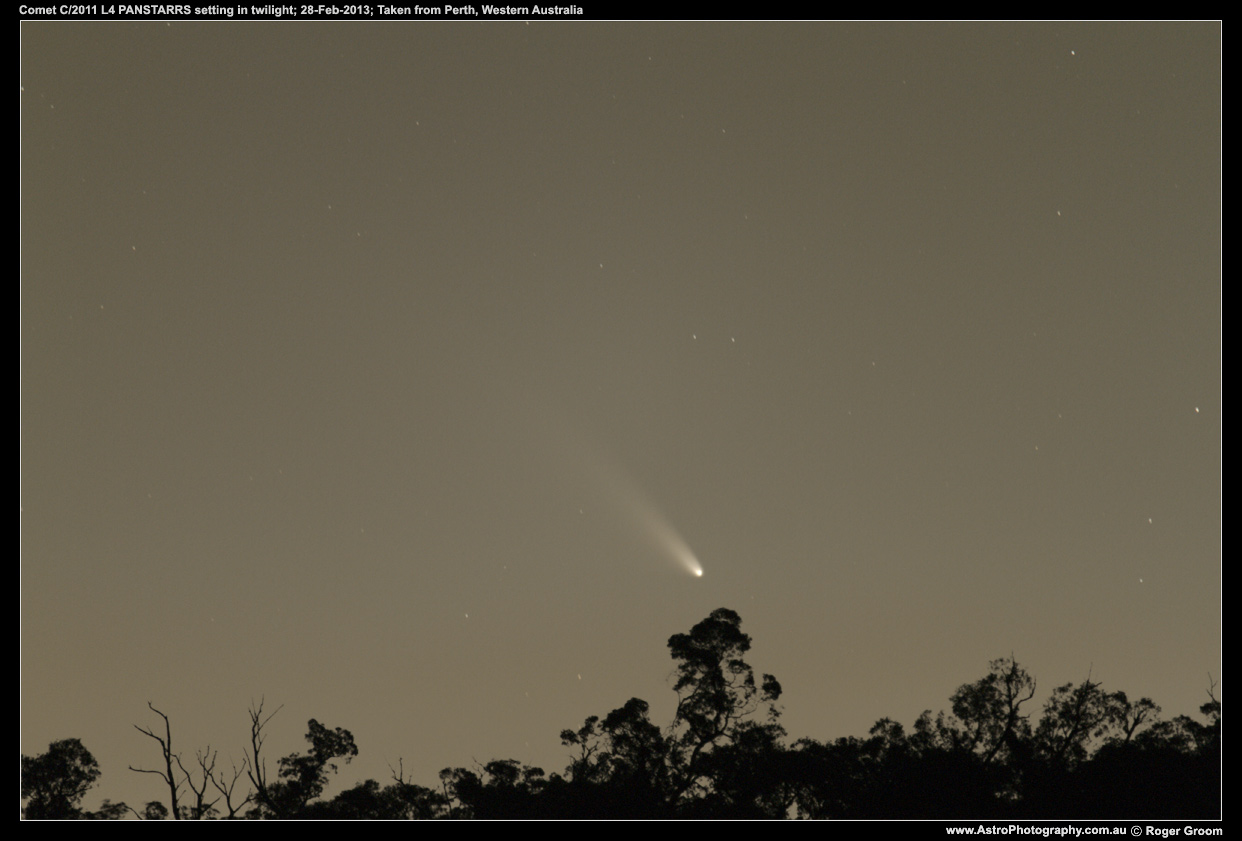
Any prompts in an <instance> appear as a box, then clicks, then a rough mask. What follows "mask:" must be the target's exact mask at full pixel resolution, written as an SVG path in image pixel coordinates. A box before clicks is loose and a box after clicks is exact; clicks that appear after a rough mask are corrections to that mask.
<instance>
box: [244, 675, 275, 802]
mask: <svg viewBox="0 0 1242 841" xmlns="http://www.w3.org/2000/svg"><path fill="white" fill-rule="evenodd" d="M282 709H284V705H283V704H282V705H281V706H279V707H277V708H276V709H275V710H274V711H273V712H272V714H271V715H269V716H267V717H266V718H265V717H264V716H263V699H262V698H260V699H259V703H258V704H257V705H255V704H252V705H251V707H250V756H249V757H248V759H249V764H250V767H249V768H247V769H246V776H248V777H249V778H250V783H251V785H253V786H254V790H255V793H254V799H255V800H256V801H257V802H258V803H260V804H262V805H264V806H266V807H267V808H268V809H270V810H271V811H272V812H274V813H276V814H277V815H279V810H278V809H277V807H276V804H275V803H274V802H273V801H272V798H271V796H270V794H269V793H268V788H267V766H266V765H265V763H264V761H263V758H262V755H261V754H262V750H263V742H264V741H266V739H267V737H266V736H264V735H263V728H264V727H266V726H267V723H268V722H269V721H271V720H272V719H273V718H275V717H276V713H278V712H280V711H281V710H282Z"/></svg>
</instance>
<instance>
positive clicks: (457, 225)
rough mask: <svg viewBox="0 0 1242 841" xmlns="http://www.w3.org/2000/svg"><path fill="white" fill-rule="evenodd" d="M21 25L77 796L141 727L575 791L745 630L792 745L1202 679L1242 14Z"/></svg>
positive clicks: (357, 774)
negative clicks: (679, 647)
mask: <svg viewBox="0 0 1242 841" xmlns="http://www.w3.org/2000/svg"><path fill="white" fill-rule="evenodd" d="M20 37H21V85H22V88H21V94H20V95H21V105H20V139H21V144H22V150H21V158H20V179H21V180H20V189H21V197H20V203H21V215H22V218H21V235H20V249H21V257H20V260H21V282H20V300H19V306H20V315H19V319H20V354H21V356H20V362H19V371H20V399H21V410H20V422H21V432H20V480H19V483H20V515H19V523H20V530H21V537H20V550H21V566H20V569H21V581H20V610H21V623H20V632H21V643H20V656H21V667H20V676H21V690H20V694H21V716H22V720H21V728H20V729H21V732H20V739H21V750H22V752H24V753H27V754H35V753H40V752H42V751H44V750H46V748H47V744H48V743H49V742H50V741H52V740H54V739H61V738H68V737H78V738H81V739H82V740H83V742H84V744H85V745H86V746H87V747H88V748H89V749H90V750H91V751H92V752H94V754H95V756H96V758H97V759H99V761H100V763H101V765H102V768H103V772H104V776H103V780H102V784H101V786H100V788H98V789H96V790H95V791H94V792H93V793H92V794H91V795H89V796H88V798H87V804H88V805H90V806H91V807H94V806H95V805H96V804H97V803H98V801H99V799H100V798H101V797H112V798H113V799H125V800H128V801H129V802H130V803H131V804H135V805H136V804H139V803H141V802H145V801H146V800H149V799H155V798H158V797H160V796H161V789H160V787H159V784H158V780H156V779H155V778H153V777H146V776H140V775H137V774H133V773H131V772H129V771H127V770H125V766H126V765H128V764H134V765H145V766H146V767H155V760H156V758H157V751H158V747H157V746H156V745H155V744H154V742H152V741H151V740H149V739H148V738H146V737H144V736H142V735H141V734H139V733H137V732H136V731H135V730H134V729H133V728H132V726H131V725H132V724H134V723H138V724H142V725H144V726H147V725H151V724H153V723H154V722H153V717H152V715H151V714H150V713H149V711H147V709H146V702H147V701H148V700H150V701H152V702H154V703H155V705H156V706H157V707H159V708H161V709H162V710H164V711H165V712H167V713H169V715H170V716H171V717H172V720H173V725H174V732H173V738H174V746H175V747H176V748H177V749H178V750H184V751H186V752H187V754H188V755H189V756H192V755H193V751H194V748H195V747H202V746H205V745H207V744H208V743H210V744H211V746H212V747H213V748H218V749H219V750H220V751H221V760H222V761H224V760H225V758H226V757H227V756H228V755H231V756H232V757H233V758H234V759H235V760H236V761H238V762H240V761H241V758H242V750H243V747H244V745H245V741H246V737H247V735H248V719H247V715H246V710H247V708H248V706H249V705H250V703H251V701H252V699H258V698H260V697H264V696H265V697H266V699H267V703H268V707H269V709H270V708H274V707H276V706H278V705H280V704H284V705H285V706H284V709H283V710H282V711H281V712H280V714H279V715H278V716H277V717H276V718H275V719H274V720H273V722H272V724H271V725H270V732H271V741H270V743H269V747H270V750H271V755H270V756H271V759H272V760H273V761H274V760H275V759H276V758H277V757H278V756H279V755H282V754H284V753H288V752H290V751H293V750H297V749H300V748H301V747H302V745H303V743H302V741H301V740H302V735H303V733H304V732H305V730H306V721H307V719H309V718H312V717H314V718H317V719H319V720H320V721H321V722H323V723H324V724H327V725H329V726H331V727H337V726H340V727H345V728H348V729H350V730H351V731H352V732H353V733H354V735H355V737H356V739H357V742H358V745H359V748H360V750H361V755H360V757H359V758H358V759H357V760H356V761H355V762H354V764H353V765H351V766H349V767H348V768H347V769H345V771H344V773H343V774H342V775H341V778H342V781H341V783H339V784H338V786H337V787H334V788H333V789H331V791H337V790H339V786H340V785H345V784H349V783H352V781H354V780H356V779H362V778H365V777H376V778H378V779H380V780H381V781H385V780H386V779H387V777H388V768H387V764H386V763H391V764H392V765H393V766H395V765H396V763H397V760H398V758H399V757H401V758H404V763H405V768H406V770H407V771H411V770H412V771H413V776H414V778H415V781H416V782H420V783H422V784H424V785H431V784H433V783H434V782H435V780H436V773H437V772H438V770H439V769H440V768H443V767H445V766H449V765H455V766H456V765H470V764H471V763H472V761H473V760H476V759H477V760H478V761H480V762H485V761H488V760H490V759H494V758H507V757H512V758H516V759H519V760H521V761H523V762H527V763H530V764H535V765H540V766H542V767H544V768H545V769H547V770H548V771H561V770H563V769H564V766H565V765H566V764H568V751H567V749H565V748H563V747H562V746H561V745H560V743H559V739H558V737H557V734H558V732H559V731H560V730H561V729H564V728H577V727H578V726H580V725H581V724H582V721H583V719H584V718H586V717H587V716H589V715H604V714H606V713H607V712H608V711H610V710H612V709H614V708H616V707H619V706H621V705H622V704H623V703H624V702H625V701H626V700H627V699H629V698H630V697H632V696H637V697H641V698H644V699H646V700H647V701H649V702H650V703H651V705H652V718H653V720H654V721H656V722H657V723H659V724H661V725H663V724H667V723H668V721H669V719H670V717H671V715H672V711H673V706H674V695H673V693H672V690H671V683H670V682H669V680H668V676H669V674H670V671H671V669H672V665H673V664H672V661H671V660H670V659H669V657H668V651H667V648H666V646H665V643H666V641H667V639H668V637H669V636H670V635H671V634H674V633H679V632H685V631H688V630H689V629H690V627H691V626H692V625H693V624H695V623H696V622H697V621H699V620H700V619H703V618H704V617H705V616H707V614H708V613H709V612H710V611H711V610H712V609H714V608H717V607H730V608H733V609H735V610H737V611H738V612H739V613H740V614H741V616H742V620H743V629H744V630H745V631H747V632H749V633H750V634H751V635H752V636H753V637H754V640H755V646H754V648H753V649H752V651H751V655H750V657H749V660H750V662H751V664H752V665H753V666H754V667H755V668H756V670H758V671H762V672H770V673H772V674H775V675H776V676H777V678H778V679H779V680H780V681H781V683H782V685H783V686H784V689H785V695H784V697H783V699H782V701H783V705H784V708H785V717H784V719H783V720H784V723H785V725H786V727H787V729H788V730H789V732H790V735H791V737H793V738H798V737H804V736H809V737H813V738H817V739H833V738H837V737H840V736H848V735H863V734H865V732H866V730H867V729H868V728H869V727H870V725H871V724H872V723H874V721H875V720H876V719H878V718H880V717H882V716H889V717H892V718H894V719H897V720H899V721H902V722H903V723H905V724H906V725H907V726H909V725H910V724H912V723H913V721H914V719H915V717H917V715H918V714H919V713H920V712H921V711H922V710H924V709H926V708H934V709H940V708H943V707H946V706H948V700H947V699H948V697H949V695H950V694H951V693H952V692H953V691H954V689H956V687H958V686H959V685H961V684H963V683H966V682H970V681H974V680H976V679H978V678H980V677H982V676H983V675H984V674H985V673H986V671H987V664H988V661H989V660H991V659H994V658H997V657H1002V656H1006V655H1008V654H1010V653H1011V652H1012V653H1013V654H1014V655H1015V656H1016V657H1017V659H1018V661H1019V662H1020V663H1022V664H1024V665H1025V666H1026V667H1027V668H1028V669H1029V670H1030V671H1031V672H1032V673H1033V674H1034V675H1035V676H1036V677H1037V678H1038V680H1039V687H1040V693H1039V696H1038V701H1039V702H1040V703H1042V701H1043V699H1044V698H1045V697H1046V696H1047V692H1048V691H1049V690H1050V689H1051V688H1052V687H1054V686H1056V685H1059V684H1061V683H1066V682H1069V681H1076V682H1077V681H1081V680H1082V679H1083V678H1085V677H1087V675H1088V674H1090V675H1091V676H1092V678H1093V679H1096V680H1101V681H1103V683H1104V688H1105V689H1107V690H1110V691H1111V690H1116V689H1122V690H1125V691H1126V692H1127V693H1128V694H1129V695H1130V696H1131V697H1132V698H1133V697H1136V696H1144V695H1147V696H1151V697H1152V698H1153V699H1154V700H1155V701H1156V702H1157V703H1158V704H1160V705H1161V706H1163V707H1164V710H1165V715H1166V716H1169V717H1171V716H1174V715H1178V714H1182V713H1195V712H1196V711H1197V708H1198V706H1199V704H1200V703H1202V702H1203V701H1204V700H1206V694H1205V689H1206V688H1207V686H1208V675H1209V673H1211V675H1212V676H1213V677H1214V678H1219V676H1220V672H1221V642H1220V633H1221V529H1222V520H1221V516H1222V514H1221V512H1222V506H1221V468H1222V450H1221V431H1222V426H1221V420H1220V418H1221V414H1220V411H1221V388H1222V369H1221V335H1222V329H1221V327H1222V307H1221V300H1222V291H1221V259H1220V257H1221V247H1222V239H1221V226H1222V213H1221V184H1222V175H1221V149H1222V147H1221V84H1220V83H1221V27H1220V24H1219V23H1208V24H1068V25H1067V24H1020V23H1019V24H948V25H944V24H893V25H890V24H840V23H798V24H764V23H734V24H699V23H654V24H645V23H570V22H547V23H531V24H529V25H528V24H526V23H522V22H512V23H509V22H497V23H451V22H442V23H437V22H408V23H386V24H375V23H370V24H367V23H357V24H354V23H302V24H300V23H279V24H276V23H236V24H224V23H173V24H171V25H170V24H165V23H117V24H85V23H69V24H66V23H59V24H58V23H26V24H23V25H22V26H21V28H20ZM679 545H680V546H682V547H684V546H688V547H689V551H691V552H692V553H693V556H694V557H695V558H697V562H698V563H699V564H701V566H702V569H703V572H704V574H703V576H702V577H701V578H700V577H695V576H693V575H692V574H691V573H690V571H689V568H688V567H689V566H690V565H691V564H692V563H693V561H692V560H687V557H688V556H687V555H686V551H685V549H684V548H679ZM226 764H227V763H226Z"/></svg>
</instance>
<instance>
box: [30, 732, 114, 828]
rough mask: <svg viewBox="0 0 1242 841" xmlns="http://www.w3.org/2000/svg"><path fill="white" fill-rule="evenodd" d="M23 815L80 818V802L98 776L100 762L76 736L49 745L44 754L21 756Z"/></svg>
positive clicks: (81, 813) (35, 817)
mask: <svg viewBox="0 0 1242 841" xmlns="http://www.w3.org/2000/svg"><path fill="white" fill-rule="evenodd" d="M21 764H22V800H25V801H28V802H27V803H26V808H25V809H24V810H23V812H22V814H23V815H24V816H25V817H27V818H32V819H47V818H61V819H63V818H80V817H83V815H84V813H83V812H82V808H81V806H80V805H79V804H81V802H82V798H83V797H85V796H86V792H87V791H89V790H90V788H91V786H93V785H95V781H96V780H98V779H99V763H98V762H96V761H95V757H93V756H91V752H90V751H89V750H87V749H86V748H85V747H84V746H83V745H82V743H81V742H80V741H78V740H77V739H62V740H60V741H59V742H52V743H51V744H50V745H48V748H47V753H44V754H40V755H39V756H36V757H29V756H23V757H22V762H21Z"/></svg>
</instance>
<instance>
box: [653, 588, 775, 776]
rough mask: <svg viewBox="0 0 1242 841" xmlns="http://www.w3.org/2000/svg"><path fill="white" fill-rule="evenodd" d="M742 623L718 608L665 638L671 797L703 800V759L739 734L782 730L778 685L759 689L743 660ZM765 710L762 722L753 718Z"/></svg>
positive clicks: (768, 678)
mask: <svg viewBox="0 0 1242 841" xmlns="http://www.w3.org/2000/svg"><path fill="white" fill-rule="evenodd" d="M741 626H742V618H741V617H740V616H738V615H737V613H736V612H734V611H732V610H729V609H728V608H723V607H722V608H717V609H716V610H713V611H712V612H711V615H710V616H708V617H707V618H706V619H704V620H703V621H702V622H700V623H698V624H697V625H695V626H694V627H693V628H691V629H690V633H689V634H674V635H673V636H671V637H669V640H668V648H669V652H670V654H671V655H672V657H673V659H674V660H676V661H678V666H677V669H676V675H677V682H676V683H675V684H674V686H673V690H674V691H675V692H676V693H677V712H676V713H675V714H674V717H673V724H672V726H671V727H670V728H669V743H670V748H671V754H670V759H671V761H672V765H673V773H674V775H675V777H676V779H677V781H676V783H675V794H676V798H677V799H680V798H682V797H684V796H687V795H689V796H699V795H703V794H705V793H706V792H708V791H709V790H710V789H711V784H710V777H711V769H710V768H709V763H706V762H705V759H706V757H707V756H708V755H710V754H711V752H712V751H713V750H714V749H716V748H717V747H719V746H720V745H722V744H726V743H737V741H738V739H739V736H740V735H741V733H742V732H743V731H744V730H747V729H750V728H753V727H756V726H761V727H765V728H767V729H768V734H769V736H771V737H773V738H776V737H779V736H780V735H783V733H784V731H783V730H782V729H781V728H780V726H779V725H777V724H776V719H777V717H778V716H779V715H780V712H779V710H778V709H777V707H776V700H777V699H778V698H780V696H781V685H780V683H778V682H777V680H776V678H774V677H772V675H764V676H763V681H762V683H760V684H757V683H756V682H755V673H754V670H753V669H751V667H750V665H749V664H748V663H747V662H746V661H745V660H743V659H742V655H744V654H745V653H746V652H747V651H749V650H750V637H749V636H748V635H747V634H744V633H742V627H741ZM765 707H766V709H767V716H766V722H765V723H764V724H761V725H760V724H757V723H756V722H754V721H752V720H751V718H752V716H754V715H755V713H757V712H759V711H760V710H761V709H762V708H765Z"/></svg>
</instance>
